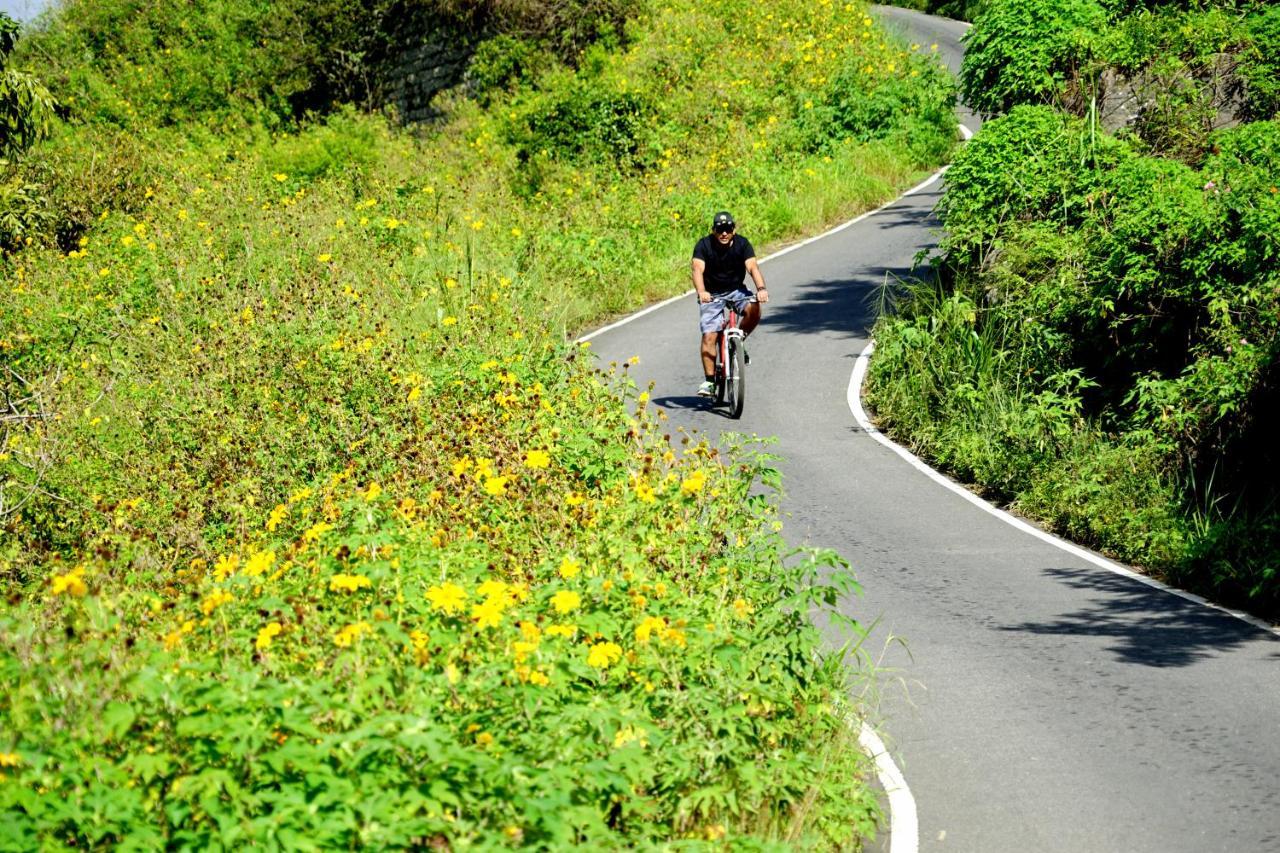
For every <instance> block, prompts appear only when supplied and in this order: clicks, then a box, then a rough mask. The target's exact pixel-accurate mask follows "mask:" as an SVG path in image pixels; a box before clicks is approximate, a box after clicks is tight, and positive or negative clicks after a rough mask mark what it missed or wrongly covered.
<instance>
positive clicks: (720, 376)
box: [715, 335, 729, 406]
mask: <svg viewBox="0 0 1280 853" xmlns="http://www.w3.org/2000/svg"><path fill="white" fill-rule="evenodd" d="M726 344H727V341H725V338H724V335H721V336H720V337H719V339H718V340H717V341H716V402H715V405H717V406H723V405H724V402H725V398H726V397H727V396H728V384H729V383H728V375H727V374H728V367H729V366H728V364H727V363H726V362H725V359H724V356H725V347H726Z"/></svg>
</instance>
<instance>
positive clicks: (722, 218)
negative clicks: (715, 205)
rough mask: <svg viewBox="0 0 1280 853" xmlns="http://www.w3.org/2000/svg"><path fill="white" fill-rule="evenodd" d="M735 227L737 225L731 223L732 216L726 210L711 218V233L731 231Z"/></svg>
mask: <svg viewBox="0 0 1280 853" xmlns="http://www.w3.org/2000/svg"><path fill="white" fill-rule="evenodd" d="M735 227H737V223H736V222H734V221H733V214H732V213H730V212H729V211H727V210H722V211H720V212H719V213H717V214H716V215H715V216H713V217H711V230H712V231H732V230H733V229H734V228H735Z"/></svg>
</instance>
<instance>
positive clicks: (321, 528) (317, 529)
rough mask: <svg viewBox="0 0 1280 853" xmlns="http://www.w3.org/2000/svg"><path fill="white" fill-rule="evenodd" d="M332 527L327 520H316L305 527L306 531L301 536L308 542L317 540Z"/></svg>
mask: <svg viewBox="0 0 1280 853" xmlns="http://www.w3.org/2000/svg"><path fill="white" fill-rule="evenodd" d="M332 529H333V525H332V524H330V523H329V522H327V521H317V522H316V523H315V524H313V525H311V526H310V527H308V528H307V529H306V532H304V533H303V534H302V538H303V539H305V540H307V541H308V542H315V541H317V540H319V539H320V537H321V536H323V535H325V534H326V533H328V532H329V531H330V530H332Z"/></svg>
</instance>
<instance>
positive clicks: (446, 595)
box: [427, 583, 467, 615]
mask: <svg viewBox="0 0 1280 853" xmlns="http://www.w3.org/2000/svg"><path fill="white" fill-rule="evenodd" d="M466 600H467V591H466V590H465V589H463V588H462V587H460V586H458V585H457V584H453V583H444V584H442V585H440V586H433V587H431V588H430V589H428V590H427V601H429V602H430V603H431V609H432V610H443V611H444V612H445V613H448V614H449V615H453V614H454V613H457V612H459V611H460V610H462V607H463V603H464V602H465V601H466Z"/></svg>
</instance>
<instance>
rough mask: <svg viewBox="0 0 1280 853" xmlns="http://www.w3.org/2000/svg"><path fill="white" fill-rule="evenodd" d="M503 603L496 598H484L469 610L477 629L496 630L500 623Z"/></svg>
mask: <svg viewBox="0 0 1280 853" xmlns="http://www.w3.org/2000/svg"><path fill="white" fill-rule="evenodd" d="M502 609H503V602H502V601H501V600H499V599H497V598H486V599H485V600H484V601H482V602H480V603H479V604H477V605H475V606H474V607H472V608H471V618H472V619H473V620H474V621H475V623H476V627H477V628H496V627H498V625H500V624H501V623H502Z"/></svg>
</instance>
